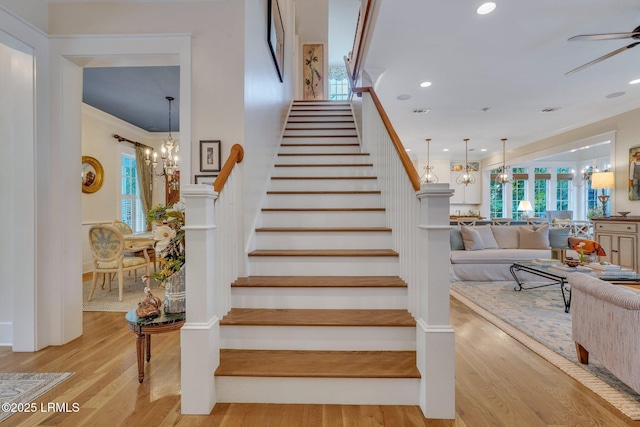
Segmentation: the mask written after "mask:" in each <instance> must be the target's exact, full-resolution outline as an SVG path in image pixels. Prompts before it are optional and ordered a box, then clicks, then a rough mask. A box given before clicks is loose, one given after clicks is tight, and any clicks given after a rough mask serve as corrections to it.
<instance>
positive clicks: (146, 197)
mask: <svg viewBox="0 0 640 427" xmlns="http://www.w3.org/2000/svg"><path fill="white" fill-rule="evenodd" d="M144 158H145V147H143V146H138V147H136V172H137V173H138V182H139V183H140V201H141V202H142V209H143V210H144V215H145V217H146V216H147V212H149V210H150V209H151V203H152V199H153V182H152V181H151V168H152V167H153V166H152V165H151V164H149V165H147V162H145V159H144ZM149 230H151V224H147V231H149Z"/></svg>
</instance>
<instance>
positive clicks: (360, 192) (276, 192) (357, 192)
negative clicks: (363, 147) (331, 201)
mask: <svg viewBox="0 0 640 427" xmlns="http://www.w3.org/2000/svg"><path fill="white" fill-rule="evenodd" d="M380 193H381V192H380V190H345V191H339V190H334V191H331V190H327V191H267V194H380Z"/></svg>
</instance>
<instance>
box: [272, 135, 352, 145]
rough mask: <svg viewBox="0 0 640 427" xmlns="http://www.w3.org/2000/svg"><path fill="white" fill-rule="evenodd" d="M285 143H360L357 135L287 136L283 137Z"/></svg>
mask: <svg viewBox="0 0 640 427" xmlns="http://www.w3.org/2000/svg"><path fill="white" fill-rule="evenodd" d="M282 142H283V143H285V144H359V143H360V141H359V140H358V137H356V136H340V137H322V138H311V137H306V136H293V137H290V136H289V137H285V138H283V139H282Z"/></svg>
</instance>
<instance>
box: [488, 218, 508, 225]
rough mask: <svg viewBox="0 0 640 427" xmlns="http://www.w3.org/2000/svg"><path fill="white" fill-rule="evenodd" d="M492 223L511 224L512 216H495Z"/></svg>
mask: <svg viewBox="0 0 640 427" xmlns="http://www.w3.org/2000/svg"><path fill="white" fill-rule="evenodd" d="M491 225H511V218H493V219H492V220H491Z"/></svg>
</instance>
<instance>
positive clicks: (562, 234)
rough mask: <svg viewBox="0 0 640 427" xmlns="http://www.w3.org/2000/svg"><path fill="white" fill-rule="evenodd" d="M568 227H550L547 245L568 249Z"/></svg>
mask: <svg viewBox="0 0 640 427" xmlns="http://www.w3.org/2000/svg"><path fill="white" fill-rule="evenodd" d="M570 231H571V229H570V228H568V227H567V228H550V229H549V246H551V247H552V248H555V249H570V247H569V244H568V240H569V232H570Z"/></svg>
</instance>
